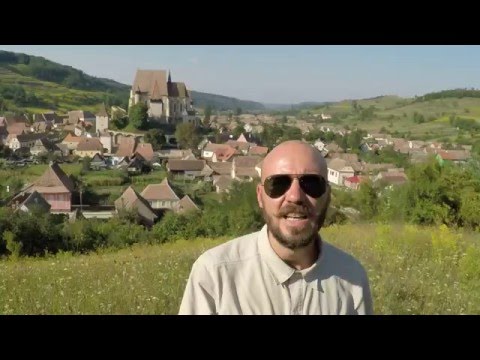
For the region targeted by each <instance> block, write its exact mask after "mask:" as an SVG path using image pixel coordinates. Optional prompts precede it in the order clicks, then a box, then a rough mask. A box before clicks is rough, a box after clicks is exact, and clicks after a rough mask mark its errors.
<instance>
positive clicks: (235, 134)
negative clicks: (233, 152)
mask: <svg viewBox="0 0 480 360" xmlns="http://www.w3.org/2000/svg"><path fill="white" fill-rule="evenodd" d="M244 131H245V128H244V127H243V125H241V124H238V125H237V126H235V129H233V133H232V135H233V137H234V138H235V139H237V138H238V137H239V136H240V135H242V134H243V132H244Z"/></svg>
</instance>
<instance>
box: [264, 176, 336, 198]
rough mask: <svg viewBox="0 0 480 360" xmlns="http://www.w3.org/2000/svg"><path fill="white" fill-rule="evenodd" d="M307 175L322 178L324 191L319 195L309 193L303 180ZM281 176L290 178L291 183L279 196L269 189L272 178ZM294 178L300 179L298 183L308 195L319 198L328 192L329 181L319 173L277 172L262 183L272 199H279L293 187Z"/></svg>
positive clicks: (321, 182) (321, 183)
mask: <svg viewBox="0 0 480 360" xmlns="http://www.w3.org/2000/svg"><path fill="white" fill-rule="evenodd" d="M306 176H314V177H316V178H319V179H320V186H323V191H322V193H321V194H320V195H319V196H313V195H311V194H309V192H308V191H307V190H306V189H305V188H304V186H305V184H304V182H303V181H302V180H303V178H304V177H306ZM280 177H281V178H283V177H287V178H289V179H290V184H289V186H288V187H287V188H286V189H285V191H284V192H283V193H281V194H280V195H278V196H272V191H269V190H267V189H268V188H269V186H268V182H270V181H272V179H275V178H280ZM294 179H297V180H298V184H299V186H300V188H301V189H302V191H303V192H304V193H305V194H306V195H308V196H310V197H312V198H315V199H318V198H320V197H322V195H323V194H325V193H326V192H327V187H328V182H327V181H326V180H325V178H324V177H323V176H321V175H319V174H276V175H270V176H268V177H266V178H265V180H264V181H263V184H261V185H262V186H263V188H264V191H265V194H267V196H268V197H270V198H272V199H278V198H280V197H282V196H283V195H285V194H286V193H287V191H288V190H289V189H290V188H291V186H292V183H293V180H294ZM265 183H267V187H265Z"/></svg>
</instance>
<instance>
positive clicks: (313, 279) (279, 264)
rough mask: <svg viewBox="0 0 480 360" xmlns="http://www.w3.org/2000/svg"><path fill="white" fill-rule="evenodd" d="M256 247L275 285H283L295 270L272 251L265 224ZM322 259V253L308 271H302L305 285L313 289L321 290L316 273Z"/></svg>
mask: <svg viewBox="0 0 480 360" xmlns="http://www.w3.org/2000/svg"><path fill="white" fill-rule="evenodd" d="M258 246H259V251H260V256H261V257H262V259H263V261H264V262H265V263H266V265H267V267H268V269H269V270H270V272H271V273H272V275H273V277H274V279H275V282H276V284H277V285H280V284H283V283H285V282H286V281H287V280H288V279H290V278H291V277H292V275H293V274H294V273H295V271H296V270H295V269H294V268H292V267H290V266H289V265H288V264H287V263H285V262H284V261H283V260H282V259H281V258H280V257H279V256H278V255H277V253H276V252H275V251H274V250H273V249H272V245H271V244H270V241H269V240H268V231H267V225H266V224H265V225H264V226H263V227H262V229H261V230H260V232H259V235H258ZM322 250H323V249H322ZM322 259H323V251H322V252H321V253H320V256H319V257H318V259H317V261H316V262H315V263H314V264H313V265H312V266H310V267H309V268H308V269H305V270H302V275H303V276H304V279H305V281H306V282H307V284H309V285H312V286H313V287H314V288H316V289H318V290H321V285H320V282H319V281H318V275H317V274H318V271H319V268H320V261H322Z"/></svg>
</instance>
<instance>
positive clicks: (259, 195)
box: [257, 184, 263, 209]
mask: <svg viewBox="0 0 480 360" xmlns="http://www.w3.org/2000/svg"><path fill="white" fill-rule="evenodd" d="M257 202H258V207H259V208H260V209H263V201H262V185H261V184H258V185H257Z"/></svg>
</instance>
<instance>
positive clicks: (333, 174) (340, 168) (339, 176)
mask: <svg viewBox="0 0 480 360" xmlns="http://www.w3.org/2000/svg"><path fill="white" fill-rule="evenodd" d="M327 167H328V181H329V182H330V183H332V184H335V185H339V186H343V182H344V179H345V178H348V177H352V176H354V175H355V171H354V170H353V168H352V167H351V166H350V164H349V162H347V161H346V160H343V159H340V158H336V159H332V160H330V161H328V166H327Z"/></svg>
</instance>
